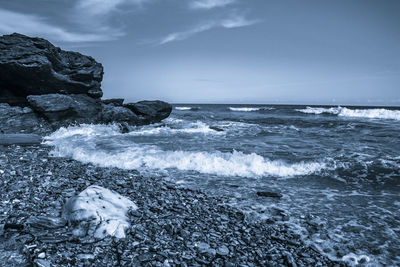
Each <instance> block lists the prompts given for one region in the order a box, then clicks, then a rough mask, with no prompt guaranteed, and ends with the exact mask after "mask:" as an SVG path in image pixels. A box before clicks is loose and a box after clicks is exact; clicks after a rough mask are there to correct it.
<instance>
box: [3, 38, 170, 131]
mask: <svg viewBox="0 0 400 267" xmlns="http://www.w3.org/2000/svg"><path fill="white" fill-rule="evenodd" d="M102 78H103V66H102V65H101V64H100V63H98V62H96V61H95V60H94V59H93V58H91V57H89V56H85V55H82V54H80V53H76V52H69V51H64V50H61V49H60V48H58V47H55V46H54V45H52V44H51V43H50V42H48V41H47V40H45V39H41V38H32V37H28V36H24V35H21V34H17V33H14V34H11V35H4V36H0V133H1V132H6V133H13V132H36V133H38V132H39V133H40V132H49V131H50V129H53V130H54V129H56V128H59V127H61V126H68V125H71V124H79V123H120V124H121V125H122V128H123V129H125V130H126V129H128V127H127V126H129V125H143V124H149V123H155V122H159V121H161V120H162V119H165V118H166V117H168V116H169V114H170V113H171V111H172V106H171V105H170V104H168V103H165V102H162V101H159V100H156V101H140V102H137V103H128V104H125V105H124V104H123V103H124V99H122V98H116V99H106V100H101V99H100V98H101V96H102V95H103V92H102V90H101V88H100V86H101V81H102ZM2 103H3V104H2Z"/></svg>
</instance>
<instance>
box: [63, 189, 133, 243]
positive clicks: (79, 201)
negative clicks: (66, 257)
mask: <svg viewBox="0 0 400 267" xmlns="http://www.w3.org/2000/svg"><path fill="white" fill-rule="evenodd" d="M129 209H133V210H136V209H137V206H136V205H135V203H133V202H132V201H131V200H129V199H128V198H126V197H123V196H121V195H120V194H118V193H115V192H113V191H111V190H109V189H106V188H103V187H100V186H96V185H92V186H89V187H88V188H86V189H85V190H84V191H82V192H81V193H79V195H77V196H74V197H72V198H70V199H69V200H68V201H67V203H66V204H65V206H64V217H65V218H66V219H67V220H68V221H69V222H70V224H71V225H72V226H74V230H73V233H74V234H75V235H78V236H85V235H90V236H93V237H95V238H104V237H105V236H107V235H110V236H115V237H117V238H124V237H125V229H126V228H128V227H129V222H128V218H127V216H126V214H127V212H128V210H129Z"/></svg>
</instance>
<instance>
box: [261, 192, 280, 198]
mask: <svg viewBox="0 0 400 267" xmlns="http://www.w3.org/2000/svg"><path fill="white" fill-rule="evenodd" d="M257 196H260V197H275V198H282V197H283V196H282V194H280V193H276V192H269V191H258V192H257Z"/></svg>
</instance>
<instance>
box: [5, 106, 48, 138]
mask: <svg viewBox="0 0 400 267" xmlns="http://www.w3.org/2000/svg"><path fill="white" fill-rule="evenodd" d="M46 126H47V127H49V125H48V124H47V123H46V121H45V120H44V119H43V118H41V117H40V116H39V115H38V114H37V113H35V112H34V111H33V110H32V109H31V108H29V107H24V108H22V107H17V106H16V107H13V106H10V105H9V104H7V103H0V133H16V132H18V133H19V132H28V133H29V132H41V131H48V130H49V129H50V128H46Z"/></svg>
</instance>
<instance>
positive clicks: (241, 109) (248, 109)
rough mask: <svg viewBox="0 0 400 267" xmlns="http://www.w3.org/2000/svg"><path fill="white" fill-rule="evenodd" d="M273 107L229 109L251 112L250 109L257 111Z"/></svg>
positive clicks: (230, 108)
mask: <svg viewBox="0 0 400 267" xmlns="http://www.w3.org/2000/svg"><path fill="white" fill-rule="evenodd" d="M273 109H274V108H272V107H261V108H260V107H259V108H255V107H236V108H235V107H229V110H231V111H244V112H251V111H259V110H273Z"/></svg>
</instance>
